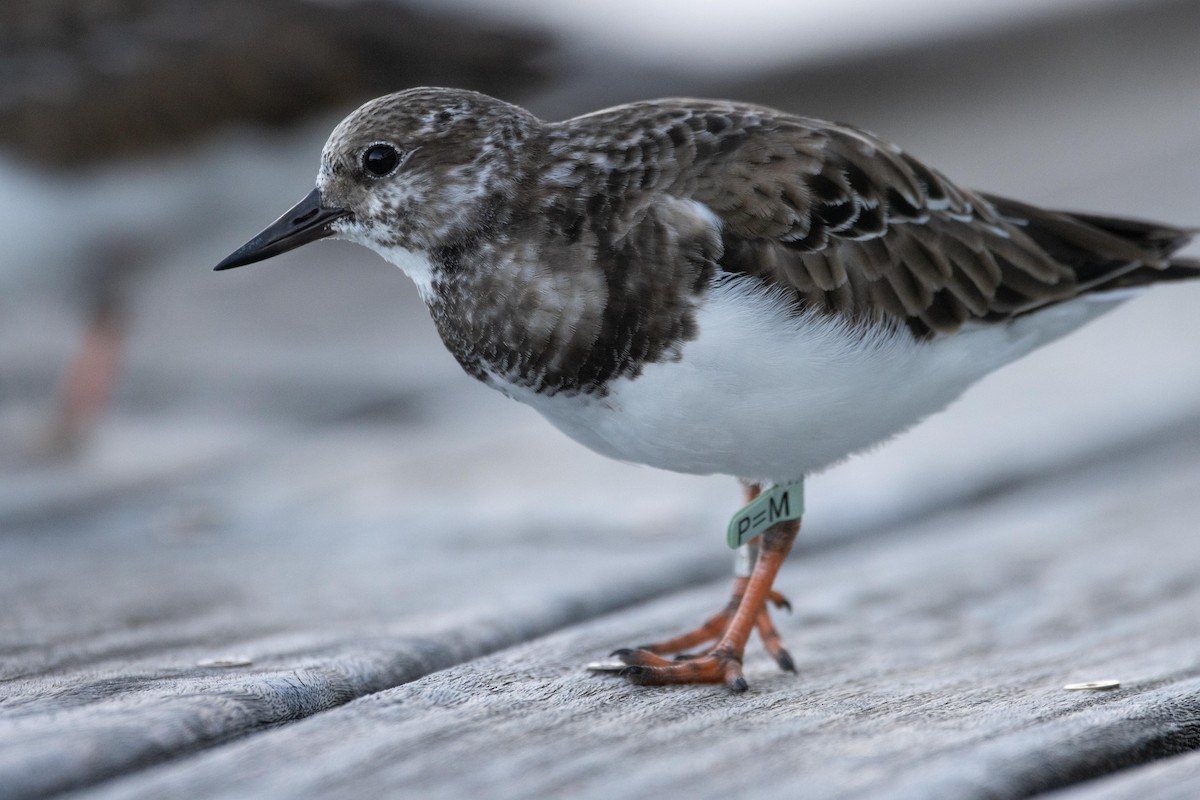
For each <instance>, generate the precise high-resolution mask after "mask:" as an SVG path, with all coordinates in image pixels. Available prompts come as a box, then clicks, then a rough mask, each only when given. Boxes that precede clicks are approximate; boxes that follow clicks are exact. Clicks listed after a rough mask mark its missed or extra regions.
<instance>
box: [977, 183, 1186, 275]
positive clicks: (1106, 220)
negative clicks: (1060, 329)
mask: <svg viewBox="0 0 1200 800" xmlns="http://www.w3.org/2000/svg"><path fill="white" fill-rule="evenodd" d="M986 199H987V200H988V202H990V203H991V204H992V205H993V206H994V207H995V209H996V210H997V211H998V212H999V213H1000V215H1001V216H1002V217H1004V218H1005V219H1007V220H1009V221H1011V222H1013V223H1014V224H1016V225H1018V226H1019V227H1020V228H1021V229H1022V230H1023V231H1024V232H1025V233H1026V234H1027V235H1028V236H1029V237H1030V238H1031V239H1033V241H1034V242H1036V243H1037V244H1038V245H1039V246H1041V247H1042V248H1043V249H1044V250H1045V251H1046V252H1047V253H1049V254H1050V255H1051V256H1052V257H1053V258H1054V259H1055V260H1057V261H1058V262H1059V263H1062V264H1066V265H1067V266H1069V267H1071V268H1072V269H1073V270H1074V271H1075V275H1076V278H1077V280H1078V290H1079V293H1084V292H1107V291H1113V290H1117V289H1130V288H1134V287H1138V286H1146V285H1149V284H1152V283H1160V282H1163V281H1179V280H1192V279H1197V278H1200V259H1194V258H1180V257H1177V256H1176V255H1175V254H1176V253H1177V252H1178V251H1179V250H1181V249H1182V248H1183V247H1185V246H1186V245H1187V244H1188V243H1189V242H1190V241H1191V240H1192V237H1194V236H1196V235H1197V234H1198V233H1200V228H1179V227H1175V226H1172V225H1164V224H1162V223H1158V222H1147V221H1144V220H1137V219H1127V218H1125V217H1108V216H1102V215H1099V214H1079V213H1075V212H1071V211H1048V210H1045V209H1041V208H1036V207H1034V206H1030V205H1026V204H1025V203H1022V202H1020V201H1017V200H1009V199H1008V198H1004V197H994V196H991V195H987V196H986Z"/></svg>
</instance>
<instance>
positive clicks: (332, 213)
mask: <svg viewBox="0 0 1200 800" xmlns="http://www.w3.org/2000/svg"><path fill="white" fill-rule="evenodd" d="M349 213H350V212H349V211H346V210H345V209H343V208H329V207H328V206H325V205H322V204H321V193H320V192H319V191H318V190H317V189H313V190H312V191H311V192H309V193H308V196H307V197H305V198H304V199H303V200H301V201H300V202H299V203H297V204H296V205H294V206H292V207H291V208H290V209H289V210H288V211H287V212H286V213H285V214H284V215H283V216H282V217H280V218H279V219H277V220H275V221H274V222H272V223H271V224H270V225H268V226H267V227H266V229H264V230H263V231H262V233H260V234H258V236H255V237H254V238H253V239H251V240H250V241H248V242H246V243H245V244H244V245H242V246H241V247H239V248H238V249H237V251H236V252H234V253H233V254H232V255H230V256H229V257H228V258H226V259H225V260H224V261H222V262H221V263H220V264H217V266H216V267H215V269H219V270H220V269H233V268H234V267H243V266H245V265H246V264H253V263H254V262H255V261H262V260H263V259H267V258H270V257H271V256H277V255H279V254H280V253H286V252H287V251H288V250H294V249H296V248H297V247H299V246H300V245H302V244H308V243H309V242H315V241H316V240H317V239H324V238H325V237H326V236H329V235H331V234H332V233H333V230H332V229H331V228H330V223H331V222H333V221H334V220H335V219H339V218H341V217H344V216H347V215H348V214H349Z"/></svg>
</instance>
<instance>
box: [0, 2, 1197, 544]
mask: <svg viewBox="0 0 1200 800" xmlns="http://www.w3.org/2000/svg"><path fill="white" fill-rule="evenodd" d="M1196 30H1200V4H1197V3H1195V2H1194V0H1059V2H1056V3H1045V2H1042V1H1041V0H989V2H979V3H960V2H953V1H952V0H913V2H909V3H902V4H898V3H891V2H883V1H882V0H880V1H878V2H876V1H875V0H858V1H857V2H845V3H815V2H806V1H805V0H743V1H742V2H738V3H722V4H695V3H682V2H667V3H658V4H647V3H644V2H634V0H612V1H611V2H607V3H603V4H573V3H558V2H547V1H546V0H513V1H511V2H508V3H504V4H495V3H489V2H485V0H441V1H440V2H439V1H437V0H413V1H412V2H385V0H361V1H359V2H356V1H355V0H345V1H344V2H333V0H327V1H325V2H321V1H320V0H263V1H262V2H257V3H253V4H247V3H242V2H239V1H238V0H157V2H156V1H154V0H141V1H137V0H58V1H56V2H51V1H48V0H6V2H5V3H4V4H3V8H0V230H2V231H3V247H0V533H3V532H4V531H5V530H7V531H8V532H9V533H15V532H26V533H31V532H38V533H46V532H47V531H51V532H53V531H61V530H63V529H66V528H69V529H70V530H72V531H74V534H73V535H74V536H76V537H87V536H92V537H104V536H110V537H114V538H113V541H117V540H118V539H120V537H123V536H135V539H134V541H137V542H144V541H147V539H145V537H151V538H154V537H158V538H157V539H154V540H155V541H157V540H158V539H161V538H163V537H166V538H168V539H169V538H170V537H172V536H175V535H176V534H179V535H181V536H184V535H192V534H195V535H197V536H200V535H229V536H233V535H235V534H234V533H232V532H238V531H240V532H241V533H238V534H236V535H238V536H246V537H251V538H252V537H254V536H255V535H257V533H256V532H257V531H261V529H262V525H263V524H264V521H265V520H274V522H273V523H271V524H274V525H279V526H283V525H284V523H282V522H279V520H280V519H282V518H284V517H286V519H288V520H291V522H289V523H287V524H289V525H293V524H294V525H301V524H302V523H301V520H303V521H304V523H303V524H308V525H310V526H312V527H313V528H314V529H315V528H319V527H321V525H327V526H333V527H336V528H337V529H338V530H339V531H341V534H339V535H341V536H352V535H353V531H354V530H355V525H356V524H359V525H361V524H367V523H368V522H370V523H372V524H379V525H381V526H383V527H388V526H390V527H391V528H392V529H393V530H396V531H397V532H396V536H397V537H400V540H401V541H404V537H405V536H412V537H416V538H420V537H421V536H424V535H425V534H424V533H423V530H424V528H423V527H422V526H425V527H429V526H434V525H437V524H441V522H440V521H444V520H445V519H446V518H447V516H450V517H453V518H454V519H455V520H456V522H455V524H456V525H458V526H460V527H461V528H464V529H465V528H467V527H470V526H471V525H487V526H489V527H492V528H495V529H504V530H509V529H513V530H515V529H517V528H520V530H521V531H524V533H520V534H518V533H514V534H513V535H514V536H517V535H527V534H528V531H529V530H531V528H530V524H531V523H530V519H531V515H532V519H533V523H532V524H533V527H535V528H537V529H538V530H542V529H545V530H547V531H551V530H575V531H578V530H580V529H586V530H595V529H597V528H603V529H605V530H610V531H611V530H634V531H635V532H637V535H639V536H643V537H645V538H650V537H652V536H654V535H657V533H658V532H661V531H662V530H663V529H670V530H673V531H677V532H679V534H680V536H684V534H685V529H690V530H687V531H686V535H687V536H688V537H690V539H689V541H692V542H694V543H695V545H696V547H698V548H699V547H704V548H708V550H707V551H706V552H711V553H712V554H714V555H719V554H720V552H721V549H722V547H723V545H722V544H721V536H720V530H721V526H722V524H723V520H724V519H725V518H726V517H727V515H728V513H729V512H730V511H731V510H732V509H733V508H734V507H735V505H736V504H737V502H738V492H737V489H736V486H734V484H733V482H732V481H729V480H728V479H716V478H714V479H699V478H692V477H686V476H674V475H669V474H666V473H659V472H654V471H652V470H648V469H635V468H632V467H628V466H625V465H619V464H613V463H609V462H606V461H604V460H603V459H600V458H599V457H597V456H593V455H591V454H590V453H587V452H585V451H583V450H582V449H581V448H579V447H578V446H577V445H575V444H573V443H571V442H569V441H568V440H566V439H565V438H563V437H562V436H561V435H560V434H558V433H557V432H555V431H554V430H553V429H551V428H550V426H549V425H547V424H545V423H544V422H542V421H541V420H540V419H538V418H537V417H536V416H535V415H534V414H533V413H532V412H530V411H528V410H526V409H524V408H522V407H520V406H518V405H516V404H514V403H511V402H509V401H507V400H505V399H504V398H502V397H501V396H500V395H498V394H492V393H490V392H488V391H487V390H486V389H484V388H483V387H481V386H479V385H476V384H475V383H474V382H472V381H471V380H469V379H467V378H466V377H465V376H463V375H462V374H461V372H460V370H459V368H458V367H457V365H456V364H455V363H454V362H453V360H452V359H451V357H450V356H449V355H448V354H447V353H446V352H445V351H444V350H443V348H442V346H441V344H440V342H439V341H438V340H437V337H436V334H435V332H434V330H433V327H432V325H431V324H430V322H429V320H428V319H427V317H426V314H425V312H424V309H423V308H422V307H421V304H420V302H419V301H418V300H417V298H416V294H415V292H414V290H413V287H412V286H411V285H410V283H409V282H408V281H407V280H406V279H405V278H404V277H403V275H401V274H400V273H399V272H398V271H397V270H396V269H395V268H393V267H391V266H390V265H388V264H386V263H384V262H383V261H382V260H380V259H379V258H378V257H376V256H375V255H373V254H372V253H369V252H367V251H365V250H363V249H359V248H356V247H354V246H352V245H349V244H346V243H340V242H330V243H322V244H320V245H317V246H313V247H308V248H304V249H302V250H300V251H297V252H295V253H292V254H289V255H287V256H286V257H284V258H280V259H276V260H273V261H269V262H266V263H263V264H258V265H254V266H252V267H248V268H245V269H240V270H236V271H233V272H227V273H223V274H214V273H213V272H212V271H211V267H212V266H213V265H214V264H215V263H217V261H219V260H220V259H221V258H222V257H224V256H225V255H226V254H228V253H229V252H230V251H232V250H233V249H234V248H236V247H237V246H239V245H240V244H241V243H243V242H244V241H245V240H246V239H247V238H248V237H250V236H251V235H253V234H254V233H256V232H257V231H258V230H260V229H261V228H262V227H263V226H265V225H266V224H267V223H268V222H270V221H271V220H272V219H274V218H275V217H276V216H278V215H279V214H281V213H282V212H283V211H284V210H285V209H287V208H288V207H290V206H291V205H292V204H293V203H294V202H295V201H297V200H298V199H299V198H301V197H302V196H303V195H304V194H305V193H307V191H308V190H309V189H310V188H311V186H312V184H313V179H314V175H315V171H316V166H317V158H318V154H319V152H320V148H321V146H322V144H323V142H324V140H325V137H326V135H327V134H328V132H329V130H330V129H331V128H332V126H333V125H334V124H335V123H336V122H337V121H338V120H339V119H340V118H341V117H343V116H344V115H345V114H346V113H348V112H349V111H350V110H352V109H353V108H355V107H356V106H357V105H359V104H360V103H362V102H364V101H365V100H367V99H369V98H371V97H373V96H376V95H379V94H383V93H386V92H389V91H394V90H398V89H402V88H406V87H409V86H414V85H422V84H433V85H451V86H460V87H465V88H472V89H477V90H480V91H483V92H486V93H489V94H493V95H496V96H499V97H501V98H504V99H506V100H509V101H512V102H515V103H518V104H522V105H525V106H526V107H528V108H530V109H531V110H532V111H534V112H535V113H537V114H539V115H541V116H543V117H545V118H550V119H558V118H564V117H567V116H571V115H575V114H578V113H583V112H587V111H591V110H595V109H597V108H601V107H603V106H607V105H612V104H616V103H620V102H625V101H629V100H635V99H642V98H647V97H654V96H665V95H691V96H720V97H727V98H734V99H738V100H744V101H752V102H759V103H765V104H769V105H772V106H776V107H779V108H782V109H786V110H789V111H794V112H798V113H801V114H805V115H810V116H817V117H825V118H830V119H837V120H842V121H847V122H852V123H854V124H857V125H859V126H862V127H866V128H868V129H871V130H873V131H875V132H876V133H878V134H880V135H881V136H883V137H884V138H886V139H889V140H892V141H895V142H897V143H899V144H900V145H902V146H903V147H905V148H906V149H907V150H909V151H910V152H912V153H914V154H915V155H917V156H918V157H919V158H922V159H924V160H926V161H928V162H929V163H931V164H933V165H935V166H936V167H938V168H940V169H941V170H942V171H944V172H945V173H946V174H947V175H949V176H950V177H951V178H952V179H954V180H956V181H958V182H960V183H962V184H964V185H967V186H972V187H977V188H982V189H987V190H989V191H993V192H996V193H1001V194H1009V195H1014V196H1018V197H1021V198H1023V199H1025V200H1028V201H1030V202H1035V203H1039V204H1043V205H1049V206H1061V207H1068V208H1073V209H1080V210H1090V211H1096V212H1106V213H1113V214H1126V215H1130V216H1136V217H1146V218H1153V219H1161V220H1163V221H1166V222H1171V223H1177V224H1185V225H1187V224H1191V225H1196V224H1200V49H1198V48H1196V46H1195V40H1194V39H1195V31H1196ZM1198 307H1200V286H1173V287H1171V288H1169V289H1160V290H1157V291H1155V292H1152V293H1150V295H1148V296H1147V297H1144V298H1141V299H1139V300H1137V301H1135V302H1134V303H1131V304H1129V305H1128V306H1126V307H1124V308H1122V309H1121V310H1120V311H1118V312H1116V313H1114V314H1112V315H1110V316H1109V317H1108V318H1106V319H1104V320H1101V321H1100V322H1098V323H1095V324H1094V325H1092V326H1091V327H1090V328H1089V329H1087V330H1085V331H1082V332H1080V333H1078V334H1076V335H1075V336H1073V337H1072V338H1070V339H1069V340H1067V341H1064V342H1062V343H1059V344H1057V345H1054V346H1053V347H1051V348H1048V349H1046V350H1044V351H1042V352H1040V353H1038V354H1036V355H1035V356H1033V357H1031V358H1029V359H1027V360H1025V361H1024V362H1022V363H1020V364H1017V365H1014V366H1013V367H1010V368H1008V369H1006V370H1004V371H1003V372H1002V373H1000V374H998V375H996V376H994V377H993V378H989V379H988V380H987V381H985V383H984V384H983V385H981V386H980V387H978V388H976V389H975V390H973V391H972V392H971V393H970V394H969V395H968V396H967V397H966V398H965V399H964V400H963V401H962V402H960V403H959V404H958V405H957V406H955V408H954V409H952V410H951V411H950V412H948V413H947V414H943V415H941V416H939V417H938V418H936V419H934V420H932V421H930V423H929V424H927V425H925V426H922V427H921V428H919V429H917V430H916V431H914V432H912V433H911V434H908V435H906V436H904V437H901V438H900V439H899V440H897V441H896V442H894V443H892V444H890V445H888V446H886V447H884V448H881V449H880V450H879V451H878V452H876V453H873V454H870V455H868V456H865V457H860V458H857V459H854V460H853V461H851V462H850V463H848V464H847V465H845V466H843V467H839V468H837V469H835V470H833V471H831V472H830V473H829V474H828V475H825V476H822V477H820V478H818V479H817V480H816V481H814V482H813V484H812V488H811V490H810V506H811V507H812V512H811V514H810V521H809V523H808V527H807V532H808V533H809V534H810V535H811V536H812V537H815V538H817V539H820V538H822V537H835V536H838V535H842V534H843V533H844V532H845V531H849V530H852V529H853V530H857V529H862V528H863V527H864V526H869V525H873V524H879V523H880V522H881V521H886V520H888V519H892V518H895V517H896V516H898V515H903V514H905V513H910V512H912V511H913V510H914V509H918V508H921V507H925V506H927V505H928V504H930V503H935V502H943V501H945V500H947V499H948V498H953V497H956V496H962V495H964V494H970V493H971V492H977V491H981V490H984V489H986V487H989V486H994V485H997V484H998V483H1003V482H1004V481H1006V480H1011V479H1012V478H1013V476H1019V475H1022V474H1028V473H1029V472H1030V471H1036V470H1045V469H1052V468H1054V467H1055V465H1056V464H1060V463H1066V462H1069V461H1070V460H1071V459H1079V458H1088V457H1091V456H1090V455H1089V454H1092V455H1094V454H1102V453H1104V452H1107V451H1109V450H1112V449H1113V448H1118V449H1119V448H1120V447H1122V446H1125V444H1127V443H1128V442H1130V441H1135V440H1137V439H1138V438H1139V437H1146V436H1153V435H1160V434H1161V432H1162V431H1173V430H1176V429H1178V427H1179V426H1185V427H1187V426H1193V427H1192V429H1194V426H1195V424H1196V419H1197V418H1196V417H1195V414H1196V410H1197V408H1200V403H1198V401H1200V323H1198V321H1197V320H1200V315H1198V314H1197V308H1198ZM464 485H465V486H468V487H469V489H466V490H464V488H463V487H464ZM450 497H453V498H455V499H454V500H453V501H452V502H451V501H450V500H448V498H450ZM122 509H127V511H122ZM281 515H282V516H281ZM313 520H320V523H319V524H318V523H317V522H313ZM356 521H357V522H356ZM521 526H524V527H523V528H522V527H521ZM696 527H702V528H703V529H704V530H703V531H699V530H694V528H696ZM129 531H135V533H134V534H131V533H129ZM530 535H531V534H530ZM548 535H549V534H548ZM564 535H566V534H564ZM137 537H142V538H137ZM69 541H77V539H71V538H70V537H67V538H63V539H62V540H61V542H62V544H63V547H64V548H65V547H66V545H67V543H68V542H69ZM122 541H123V540H122ZM10 563H11V562H10Z"/></svg>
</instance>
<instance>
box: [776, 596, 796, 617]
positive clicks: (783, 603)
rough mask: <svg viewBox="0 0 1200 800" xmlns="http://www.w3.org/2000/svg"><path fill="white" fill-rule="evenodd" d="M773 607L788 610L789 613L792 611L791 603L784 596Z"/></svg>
mask: <svg viewBox="0 0 1200 800" xmlns="http://www.w3.org/2000/svg"><path fill="white" fill-rule="evenodd" d="M775 607H776V608H782V609H783V610H784V611H786V612H788V613H789V614H790V613H792V603H791V601H790V600H788V599H787V598H786V597H785V598H783V599H782V600H780V601H779V602H778V603H776V604H775Z"/></svg>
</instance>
